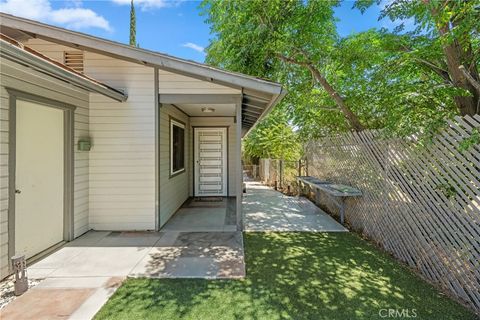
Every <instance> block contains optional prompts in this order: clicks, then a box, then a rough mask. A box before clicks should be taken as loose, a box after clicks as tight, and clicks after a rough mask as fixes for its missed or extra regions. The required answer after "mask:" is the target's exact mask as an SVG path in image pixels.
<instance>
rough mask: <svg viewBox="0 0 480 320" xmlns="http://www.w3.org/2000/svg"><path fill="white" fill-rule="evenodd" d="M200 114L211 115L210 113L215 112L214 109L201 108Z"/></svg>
mask: <svg viewBox="0 0 480 320" xmlns="http://www.w3.org/2000/svg"><path fill="white" fill-rule="evenodd" d="M202 112H205V113H212V112H215V109H213V108H210V107H203V108H202Z"/></svg>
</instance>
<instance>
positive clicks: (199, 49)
mask: <svg viewBox="0 0 480 320" xmlns="http://www.w3.org/2000/svg"><path fill="white" fill-rule="evenodd" d="M182 47H185V48H190V49H193V50H195V51H197V52H200V53H203V54H205V48H204V47H202V46H199V45H198V44H195V43H192V42H187V43H184V44H182Z"/></svg>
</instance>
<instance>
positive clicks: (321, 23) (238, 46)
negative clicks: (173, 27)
mask: <svg viewBox="0 0 480 320" xmlns="http://www.w3.org/2000/svg"><path fill="white" fill-rule="evenodd" d="M337 4H338V1H299V0H293V1H284V0H270V1H264V0H244V1H228V0H227V1H218V0H205V1H204V2H203V4H202V7H203V8H204V13H205V14H207V15H208V20H207V21H209V22H210V24H211V30H212V32H213V33H214V34H215V35H216V40H214V41H213V42H212V43H211V44H210V46H209V47H208V49H207V52H208V56H207V62H209V63H212V64H216V65H220V66H223V67H226V68H227V69H230V70H235V71H239V72H244V73H247V74H251V75H255V76H259V77H266V78H277V76H278V73H279V71H280V70H282V69H288V70H289V71H290V75H288V76H287V77H286V78H285V77H284V80H285V81H295V79H294V78H296V77H297V75H298V77H300V78H302V79H303V78H305V74H307V75H308V76H309V77H310V79H311V81H313V82H314V83H315V84H317V85H319V86H321V87H322V88H323V90H324V91H325V92H326V93H327V94H328V96H329V97H330V99H331V101H332V103H333V104H334V105H335V106H336V108H338V110H340V112H341V113H342V114H343V116H344V118H345V119H346V121H347V123H348V125H349V127H350V128H351V129H353V130H357V131H358V130H362V129H364V128H365V126H364V124H362V122H361V120H360V119H359V116H358V114H357V113H356V112H355V106H354V105H349V104H348V103H347V102H346V101H345V96H344V95H343V93H342V92H339V91H338V90H337V88H335V87H334V86H333V85H332V83H331V80H329V77H330V73H331V72H332V71H333V70H328V68H327V65H328V62H329V60H330V58H331V54H332V53H333V50H334V44H335V43H336V42H337V41H338V35H337V33H336V30H335V19H334V16H333V14H334V12H333V7H334V6H335V5H337ZM280 73H282V76H285V75H286V73H285V72H281V71H280Z"/></svg>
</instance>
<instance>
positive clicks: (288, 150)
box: [244, 108, 301, 161]
mask: <svg viewBox="0 0 480 320" xmlns="http://www.w3.org/2000/svg"><path fill="white" fill-rule="evenodd" d="M244 151H245V154H247V155H248V156H250V157H255V158H269V159H282V160H287V161H295V160H298V159H299V158H300V156H301V144H300V142H299V139H298V135H297V134H296V132H295V131H294V130H293V128H292V126H291V125H290V124H289V123H288V117H287V116H286V113H285V112H284V111H283V110H281V108H277V109H275V110H274V111H273V112H272V113H271V114H269V116H268V117H267V118H266V119H265V120H264V121H262V122H261V123H260V124H258V126H257V127H256V128H255V130H253V131H252V132H251V133H250V134H249V135H248V136H247V138H246V139H245V141H244Z"/></svg>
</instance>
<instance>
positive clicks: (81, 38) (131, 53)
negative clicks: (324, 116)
mask: <svg viewBox="0 0 480 320" xmlns="http://www.w3.org/2000/svg"><path fill="white" fill-rule="evenodd" d="M0 18H1V19H0V24H1V25H4V26H6V27H9V28H13V29H18V30H22V31H26V32H29V33H33V34H34V35H36V36H37V37H39V38H43V39H45V40H48V41H52V42H57V43H62V44H65V45H67V46H73V47H77V48H79V49H88V51H92V52H97V53H103V54H108V55H111V56H115V57H116V58H119V59H123V60H130V61H135V62H137V63H141V64H144V65H152V66H157V67H159V68H161V69H164V70H167V71H173V72H176V73H180V74H184V75H187V76H190V77H192V78H197V79H200V80H203V81H210V82H214V83H218V84H221V85H225V86H229V87H233V88H237V89H241V88H248V89H253V90H258V91H262V92H265V93H268V94H272V95H278V94H280V93H281V91H282V86H281V85H280V84H278V83H274V82H270V81H267V80H262V79H257V78H254V77H251V76H247V75H243V74H239V73H232V72H228V71H225V70H221V69H217V68H214V67H210V66H207V65H204V64H200V63H196V62H193V61H188V60H183V59H180V58H175V57H172V56H169V55H166V54H161V53H158V52H153V51H149V50H145V49H140V48H136V47H131V46H128V45H125V44H121V43H118V42H114V41H110V40H106V39H101V38H97V37H94V36H91V35H88V34H84V33H80V32H75V31H70V30H67V29H63V28H59V27H55V26H50V25H47V24H43V23H40V22H37V21H33V20H28V19H24V18H20V17H16V16H12V15H8V14H4V13H0ZM127 58H128V59H127Z"/></svg>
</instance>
